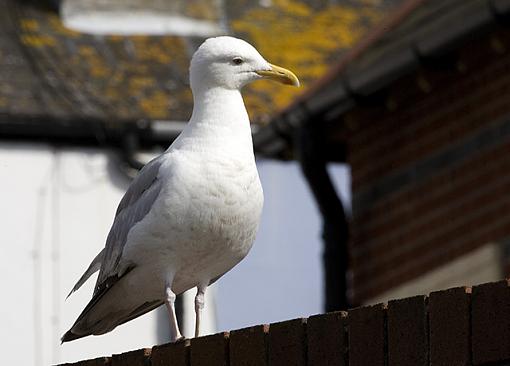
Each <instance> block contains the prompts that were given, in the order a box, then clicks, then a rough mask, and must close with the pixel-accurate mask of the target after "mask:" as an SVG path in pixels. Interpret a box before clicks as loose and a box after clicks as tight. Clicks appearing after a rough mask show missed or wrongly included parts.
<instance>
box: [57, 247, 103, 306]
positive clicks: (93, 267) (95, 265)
mask: <svg viewBox="0 0 510 366" xmlns="http://www.w3.org/2000/svg"><path fill="white" fill-rule="evenodd" d="M103 257H104V248H103V250H101V251H100V252H99V254H98V255H96V257H95V258H94V260H93V261H92V263H90V265H89V268H87V270H86V271H85V273H84V274H83V275H82V276H81V277H80V279H79V280H78V282H76V285H74V287H73V289H72V290H71V292H69V295H67V297H69V296H71V294H72V293H73V292H76V291H78V290H79V288H80V287H81V286H82V285H83V284H84V283H85V282H86V281H87V280H88V279H89V277H90V276H92V274H94V273H95V272H97V271H99V269H100V268H101V263H103ZM67 297H66V299H67Z"/></svg>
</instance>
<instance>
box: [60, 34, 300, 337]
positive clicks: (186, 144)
mask: <svg viewBox="0 0 510 366" xmlns="http://www.w3.org/2000/svg"><path fill="white" fill-rule="evenodd" d="M258 79H272V80H275V81H277V82H280V83H283V84H288V85H293V86H299V80H298V78H297V77H296V76H295V75H294V74H293V73H292V72H291V71H289V70H287V69H284V68H282V67H279V66H275V65H272V64H270V63H269V62H267V61H266V60H265V59H264V58H263V57H262V56H261V55H260V53H259V52H258V51H257V50H256V49H255V48H254V47H253V46H252V45H250V44H249V43H247V42H245V41H243V40H241V39H237V38H233V37H228V36H221V37H215V38H209V39H207V40H206V41H205V42H204V43H202V45H201V46H200V47H199V48H198V49H197V51H196V52H195V53H194V55H193V57H192V59H191V64H190V85H191V90H192V93H193V103H194V106H193V113H192V115H191V119H190V121H189V123H188V124H187V125H186V127H185V128H184V130H183V131H182V133H181V134H180V135H179V136H178V138H177V139H176V140H175V141H174V142H173V143H172V144H171V146H170V147H169V148H168V149H167V150H166V151H165V152H164V153H163V154H161V155H160V156H158V157H156V158H155V159H153V160H151V161H150V162H149V163H147V165H145V166H144V167H143V168H142V170H141V171H140V173H139V174H138V175H137V177H136V178H135V179H134V180H133V182H132V183H131V185H130V186H129V188H128V190H127V192H126V193H125V195H124V197H123V198H122V200H121V201H120V203H119V206H118V208H117V212H116V214H115V219H114V222H113V225H112V227H111V229H110V232H109V234H108V237H107V239H106V245H105V247H104V248H103V250H102V251H101V252H100V253H99V254H98V255H97V256H96V257H95V258H94V260H93V261H92V263H91V264H90V266H89V267H88V269H87V270H86V271H85V273H84V274H83V276H82V277H81V278H80V279H79V280H78V282H77V283H76V285H75V286H74V287H73V289H72V290H71V293H70V294H69V295H71V294H72V293H73V292H74V291H76V290H78V289H79V288H80V287H81V286H82V285H83V283H85V282H86V281H87V279H88V278H89V277H90V276H91V275H92V274H93V273H95V272H96V271H99V276H98V278H97V282H96V286H95V288H94V293H93V296H92V299H91V300H90V302H89V303H88V305H87V306H86V307H85V309H84V310H83V311H82V313H81V314H80V315H79V316H78V319H77V320H76V321H75V323H74V324H73V326H72V327H71V329H70V330H69V331H67V332H66V333H65V334H64V335H63V336H62V338H61V341H62V343H63V342H68V341H72V340H75V339H79V338H82V337H86V336H89V335H100V334H104V333H107V332H110V331H112V330H113V329H115V328H116V327H117V326H119V325H121V324H123V323H126V322H128V321H130V320H132V319H135V318H137V317H139V316H141V315H143V314H145V313H147V312H149V311H151V310H153V309H155V308H157V307H159V306H160V305H162V304H165V305H166V308H167V310H168V315H169V322H170V333H171V335H170V338H171V339H170V340H171V341H172V342H175V341H179V340H182V339H184V337H183V336H182V334H181V332H180V330H179V325H178V324H177V317H176V315H175V306H174V303H175V298H176V295H178V294H180V293H182V292H184V291H186V290H189V289H191V288H194V287H196V288H197V293H196V296H195V337H198V336H199V334H200V320H201V317H202V309H203V307H204V295H205V292H206V289H207V287H208V286H210V285H211V284H212V283H214V282H215V281H217V280H218V279H219V278H220V277H221V276H223V275H224V274H225V273H226V272H228V271H229V270H230V269H232V268H233V267H234V266H235V265H236V264H238V263H239V262H240V261H241V260H242V259H243V258H244V257H245V256H246V255H247V254H248V251H249V250H250V249H251V247H252V244H253V241H254V239H255V234H256V232H257V228H258V225H259V220H260V215H261V212H262V205H263V201H264V197H263V193H262V186H261V184H260V180H259V175H258V171H257V168H256V165H255V156H254V153H253V142H252V136H251V129H250V121H249V118H248V113H247V111H246V108H245V106H244V102H243V98H242V96H241V88H242V87H243V86H244V85H246V84H248V83H250V82H252V81H255V80H258Z"/></svg>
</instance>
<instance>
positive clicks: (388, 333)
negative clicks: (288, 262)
mask: <svg viewBox="0 0 510 366" xmlns="http://www.w3.org/2000/svg"><path fill="white" fill-rule="evenodd" d="M509 314H510V283H509V281H506V280H505V281H500V282H495V283H487V284H483V285H479V286H475V287H473V288H468V287H458V288H453V289H449V290H444V291H438V292H433V293H431V294H430V296H415V297H411V298H405V299H400V300H393V301H390V302H388V303H387V304H377V305H372V306H367V307H360V308H356V309H352V310H349V311H348V312H337V313H329V314H325V315H316V316H312V317H309V318H308V319H294V320H289V321H285V322H281V323H274V324H270V325H258V326H254V327H251V328H246V329H240V330H234V331H232V332H230V333H228V332H223V333H219V334H215V335H211V336H206V337H200V338H195V339H191V341H186V342H181V343H177V344H165V345H161V346H155V347H153V348H152V349H141V350H136V351H132V352H127V353H124V354H120V355H113V356H112V357H101V358H97V359H94V360H88V361H82V362H78V363H74V364H66V365H75V366H99V365H101V366H150V365H152V366H249V365H253V366H264V365H268V366H280V365H281V366H294V365H295V366H347V365H349V366H368V365H370V366H378V365H380V366H400V365H401V366H410V365H413V366H420V365H423V366H428V365H431V366H468V365H473V366H475V365H480V366H481V365H485V366H488V365H491V366H504V365H510V316H509Z"/></svg>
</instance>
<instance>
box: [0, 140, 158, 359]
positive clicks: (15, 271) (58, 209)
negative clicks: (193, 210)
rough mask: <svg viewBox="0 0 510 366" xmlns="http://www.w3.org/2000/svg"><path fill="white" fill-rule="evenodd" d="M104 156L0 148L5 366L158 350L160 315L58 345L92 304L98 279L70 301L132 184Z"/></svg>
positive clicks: (0, 309)
mask: <svg viewBox="0 0 510 366" xmlns="http://www.w3.org/2000/svg"><path fill="white" fill-rule="evenodd" d="M108 155H109V154H107V153H105V152H104V151H101V150H84V149H81V150H69V149H65V150H54V149H52V148H50V147H49V146H46V145H35V144H34V145H26V144H23V145H20V144H7V143H1V144H0V202H2V211H1V213H0V220H1V222H2V236H1V237H2V243H3V245H2V249H3V250H2V259H3V261H2V266H0V284H1V288H2V293H3V296H2V297H3V301H1V302H0V316H1V319H2V322H3V325H2V327H0V343H1V344H2V347H3V349H6V350H9V352H6V353H5V355H4V359H3V360H2V362H3V363H5V364H16V363H18V361H19V355H20V354H23V355H24V357H25V362H24V364H25V365H49V364H56V363H59V362H64V361H75V360H79V359H84V358H90V357H98V356H101V355H109V354H111V353H119V352H123V351H126V350H128V349H134V348H140V347H142V346H151V345H153V344H154V343H156V323H155V313H152V314H148V315H147V316H144V317H142V318H139V319H137V320H135V321H133V322H130V323H128V324H126V325H124V326H121V327H119V328H118V329H116V330H115V331H113V332H112V333H110V334H107V335H104V336H101V337H87V338H84V339H82V340H78V341H75V342H71V343H67V344H64V345H62V346H61V345H60V342H59V339H60V336H61V335H62V334H63V333H64V332H65V331H66V330H67V329H68V328H69V327H70V326H71V325H72V323H73V321H74V320H75V318H76V317H77V316H78V314H79V313H80V312H81V310H82V309H83V308H84V306H85V305H86V304H87V302H88V301H89V300H90V297H91V294H92V289H93V285H94V282H95V276H94V278H93V279H91V280H89V282H88V283H87V284H85V286H84V288H82V289H80V291H79V292H77V293H75V294H73V296H71V297H70V298H69V299H68V300H67V301H64V300H65V297H66V295H67V293H68V292H69V290H70V289H71V288H72V286H73V284H74V282H75V281H76V280H77V279H78V278H79V276H80V275H81V274H82V273H83V271H84V270H85V269H86V267H87V266H88V264H89V262H90V261H91V260H92V259H93V258H94V256H95V255H96V253H97V252H99V250H101V248H102V247H103V246H104V240H105V238H106V235H107V233H108V230H109V228H110V225H111V223H112V220H113V216H114V212H115V209H116V206H117V204H118V202H119V200H120V198H121V196H122V194H123V192H124V191H125V189H126V187H127V184H128V181H127V179H125V178H123V177H122V175H121V174H120V173H119V172H117V171H116V170H115V169H114V168H112V167H110V166H109V159H108Z"/></svg>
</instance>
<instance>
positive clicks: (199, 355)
mask: <svg viewBox="0 0 510 366" xmlns="http://www.w3.org/2000/svg"><path fill="white" fill-rule="evenodd" d="M228 335H229V333H228V332H222V333H218V334H214V335H209V336H205V337H199V338H193V339H192V340H191V352H190V354H191V356H190V361H191V362H190V365H191V366H228V364H229V360H228V357H229V354H228Z"/></svg>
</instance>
